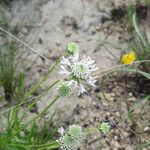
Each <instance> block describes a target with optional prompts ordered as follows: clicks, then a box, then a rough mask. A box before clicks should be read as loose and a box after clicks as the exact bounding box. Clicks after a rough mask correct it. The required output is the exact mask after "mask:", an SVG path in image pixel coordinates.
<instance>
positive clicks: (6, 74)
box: [0, 42, 24, 101]
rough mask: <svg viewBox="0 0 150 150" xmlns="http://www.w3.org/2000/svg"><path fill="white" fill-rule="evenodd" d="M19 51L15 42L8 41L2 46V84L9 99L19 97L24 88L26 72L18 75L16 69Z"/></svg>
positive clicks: (0, 69)
mask: <svg viewBox="0 0 150 150" xmlns="http://www.w3.org/2000/svg"><path fill="white" fill-rule="evenodd" d="M17 51H18V47H17V46H16V44H15V43H14V42H10V43H7V42H6V43H5V44H2V45H1V46H0V86H2V87H3V88H4V93H5V99H6V100H7V101H11V100H12V99H13V98H19V97H20V96H21V95H20V94H21V92H22V91H23V89H24V74H23V73H20V74H19V75H17V74H16V69H15V57H16V53H17ZM19 95H20V96H19Z"/></svg>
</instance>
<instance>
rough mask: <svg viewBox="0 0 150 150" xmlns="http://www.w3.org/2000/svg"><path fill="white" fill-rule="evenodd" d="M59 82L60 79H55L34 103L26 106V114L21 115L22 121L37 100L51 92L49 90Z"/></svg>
mask: <svg viewBox="0 0 150 150" xmlns="http://www.w3.org/2000/svg"><path fill="white" fill-rule="evenodd" d="M58 82H59V80H57V81H55V82H54V83H53V84H51V85H50V86H48V87H47V88H46V90H45V91H44V92H43V93H42V94H41V95H39V96H38V97H37V98H36V99H35V101H34V102H33V103H31V104H30V105H29V106H28V107H27V108H26V110H25V112H24V114H23V115H22V117H21V119H20V122H21V121H22V119H23V118H24V116H25V114H26V113H27V112H28V110H30V109H31V108H32V107H33V106H34V105H35V104H36V102H37V101H38V100H39V99H40V98H41V97H43V96H45V95H46V94H47V93H48V92H49V90H50V89H51V88H52V87H53V86H54V85H56V84H57V83H58Z"/></svg>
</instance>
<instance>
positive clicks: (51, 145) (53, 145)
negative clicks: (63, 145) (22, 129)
mask: <svg viewBox="0 0 150 150" xmlns="http://www.w3.org/2000/svg"><path fill="white" fill-rule="evenodd" d="M9 145H10V146H19V147H23V148H25V147H26V148H38V149H40V150H42V149H46V148H47V149H54V148H59V147H60V145H59V143H58V142H51V143H46V144H39V145H34V144H33V145H21V144H9Z"/></svg>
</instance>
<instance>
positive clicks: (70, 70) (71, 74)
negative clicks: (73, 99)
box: [58, 42, 98, 96]
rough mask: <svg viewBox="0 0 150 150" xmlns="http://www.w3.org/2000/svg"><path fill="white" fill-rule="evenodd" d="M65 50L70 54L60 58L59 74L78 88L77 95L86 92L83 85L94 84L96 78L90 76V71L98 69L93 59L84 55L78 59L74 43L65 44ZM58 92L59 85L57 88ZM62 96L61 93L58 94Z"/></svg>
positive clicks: (77, 50)
mask: <svg viewBox="0 0 150 150" xmlns="http://www.w3.org/2000/svg"><path fill="white" fill-rule="evenodd" d="M67 48H68V49H67V52H68V54H70V56H68V57H67V58H65V57H64V56H63V57H62V58H61V60H60V71H59V73H58V74H59V75H61V76H63V77H64V79H65V80H67V81H68V82H70V83H72V84H71V85H72V87H75V88H77V89H78V95H80V94H83V93H84V92H86V89H85V86H86V84H87V85H90V86H95V82H96V79H95V78H94V77H93V76H92V72H94V71H96V70H98V67H97V65H96V64H95V61H94V60H92V59H91V58H90V57H89V56H88V57H86V56H85V55H84V56H83V58H81V59H80V57H79V48H78V46H77V45H76V44H75V43H72V42H71V43H69V44H68V45H67ZM58 91H59V93H60V86H59V88H58ZM60 96H62V95H60Z"/></svg>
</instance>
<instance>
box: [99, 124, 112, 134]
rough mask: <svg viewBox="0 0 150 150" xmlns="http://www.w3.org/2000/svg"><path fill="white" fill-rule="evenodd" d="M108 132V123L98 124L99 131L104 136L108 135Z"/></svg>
mask: <svg viewBox="0 0 150 150" xmlns="http://www.w3.org/2000/svg"><path fill="white" fill-rule="evenodd" d="M109 130H110V126H109V125H108V123H106V122H103V123H102V124H100V126H99V131H100V132H103V133H104V134H106V133H108V132H109Z"/></svg>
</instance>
